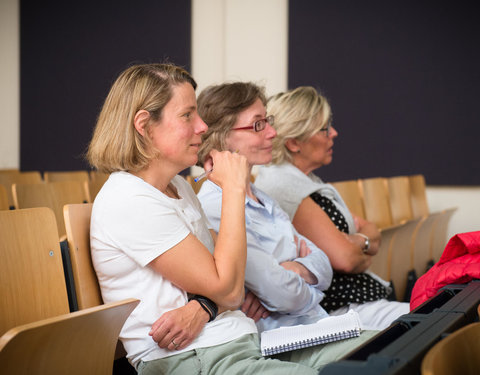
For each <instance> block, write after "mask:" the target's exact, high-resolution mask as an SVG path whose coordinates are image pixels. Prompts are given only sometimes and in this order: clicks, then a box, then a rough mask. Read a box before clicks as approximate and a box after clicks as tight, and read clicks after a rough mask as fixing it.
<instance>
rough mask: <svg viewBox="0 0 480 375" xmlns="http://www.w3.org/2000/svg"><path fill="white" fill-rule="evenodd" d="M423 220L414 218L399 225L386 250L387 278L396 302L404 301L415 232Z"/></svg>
mask: <svg viewBox="0 0 480 375" xmlns="http://www.w3.org/2000/svg"><path fill="white" fill-rule="evenodd" d="M423 220H424V218H416V219H412V220H410V221H407V222H406V223H404V224H402V225H400V226H399V227H398V229H397V230H396V231H395V233H394V235H393V238H392V240H391V242H390V246H389V249H388V257H389V259H388V265H389V272H388V274H389V278H388V279H387V280H391V281H392V283H393V286H394V287H395V293H396V296H397V300H398V301H404V299H405V291H406V290H407V280H408V272H409V271H410V270H413V263H412V255H411V254H412V248H413V247H414V244H415V239H416V234H417V230H418V228H419V225H421V222H422V221H423Z"/></svg>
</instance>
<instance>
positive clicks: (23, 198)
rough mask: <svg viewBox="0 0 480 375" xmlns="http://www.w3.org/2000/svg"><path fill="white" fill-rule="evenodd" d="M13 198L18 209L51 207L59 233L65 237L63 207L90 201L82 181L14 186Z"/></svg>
mask: <svg viewBox="0 0 480 375" xmlns="http://www.w3.org/2000/svg"><path fill="white" fill-rule="evenodd" d="M13 198H14V202H15V206H16V207H18V208H31V207H50V208H51V209H52V210H53V212H54V213H55V218H56V220H57V227H58V233H59V235H60V237H64V236H65V222H64V218H63V206H64V205H66V204H69V203H84V202H87V201H88V197H87V193H86V191H85V187H84V185H83V183H82V182H81V181H58V182H45V183H42V184H14V185H13Z"/></svg>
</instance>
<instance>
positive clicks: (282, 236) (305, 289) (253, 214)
mask: <svg viewBox="0 0 480 375" xmlns="http://www.w3.org/2000/svg"><path fill="white" fill-rule="evenodd" d="M251 188H252V191H253V194H254V195H255V196H256V197H257V198H258V200H259V201H260V202H261V203H258V202H256V201H255V200H253V199H251V198H250V197H248V196H247V197H246V199H245V220H246V227H247V249H248V250H247V267H246V270H245V286H246V288H248V290H250V291H252V292H253V293H254V294H255V295H256V296H257V297H258V298H259V299H260V300H261V301H262V304H263V305H264V306H265V307H266V308H267V309H268V310H269V311H271V312H272V313H271V314H270V316H269V317H268V318H266V319H260V321H259V322H258V323H257V327H258V329H259V331H260V332H261V331H264V330H266V329H272V328H278V327H280V326H291V325H295V324H310V323H314V322H316V321H318V320H319V319H321V318H324V317H326V316H328V314H327V313H326V312H325V310H324V309H323V308H322V307H321V306H320V305H319V302H320V301H321V300H322V298H323V293H322V290H326V289H327V288H328V287H329V286H330V282H331V280H332V267H331V265H330V262H329V260H328V257H327V256H326V255H325V253H324V252H323V251H321V250H320V249H319V248H318V247H316V246H315V244H313V243H312V242H311V241H309V240H308V239H307V238H305V237H303V236H302V235H300V234H299V233H298V232H297V231H296V230H295V228H294V227H293V225H292V223H291V222H290V219H289V218H288V215H287V214H286V213H285V212H284V211H283V210H282V209H281V208H280V206H279V205H278V203H277V202H276V201H274V200H273V199H272V198H270V197H269V196H268V195H267V194H265V193H263V192H262V191H261V190H259V189H257V188H256V187H255V186H254V185H251ZM198 198H199V200H200V202H201V204H202V208H203V210H204V211H205V213H206V215H207V218H208V220H209V221H210V224H211V225H212V227H213V229H214V230H215V231H217V232H218V229H219V227H220V215H221V210H222V189H221V188H220V187H219V186H217V185H215V184H214V183H213V182H211V181H209V180H207V181H205V182H204V183H203V184H202V188H201V190H200V192H199V193H198ZM295 236H297V237H298V239H299V240H302V239H303V240H305V242H306V243H307V246H308V247H309V248H310V250H311V251H312V252H311V254H309V255H308V256H306V257H303V258H298V254H297V245H296V243H295ZM285 261H296V262H298V263H301V264H303V265H304V266H305V267H306V268H307V269H308V270H309V271H310V272H312V274H314V275H315V277H316V278H317V281H318V282H317V284H316V285H309V284H308V283H306V282H305V280H304V279H303V278H302V277H300V276H299V275H298V274H296V273H295V272H293V271H288V270H286V269H285V268H283V267H282V266H281V265H280V264H281V263H282V262H285Z"/></svg>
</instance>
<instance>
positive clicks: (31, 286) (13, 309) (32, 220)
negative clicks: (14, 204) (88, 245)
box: [0, 207, 70, 335]
mask: <svg viewBox="0 0 480 375" xmlns="http://www.w3.org/2000/svg"><path fill="white" fill-rule="evenodd" d="M0 254H2V261H1V262H0V295H1V296H2V303H1V304H0V335H3V334H4V333H5V332H6V331H8V330H9V329H11V328H13V327H15V326H19V325H23V324H26V323H31V322H34V321H37V320H41V319H46V318H50V317H53V316H57V315H61V314H67V313H69V312H70V308H69V302H68V295H67V286H66V281H65V276H64V269H63V265H62V255H61V250H60V244H59V240H58V230H57V224H56V220H55V215H54V213H53V211H52V210H51V209H50V208H47V207H41V208H29V209H19V210H6V211H0Z"/></svg>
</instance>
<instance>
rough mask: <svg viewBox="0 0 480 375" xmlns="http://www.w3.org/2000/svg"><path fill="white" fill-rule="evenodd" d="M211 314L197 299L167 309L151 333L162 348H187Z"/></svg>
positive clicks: (153, 326)
mask: <svg viewBox="0 0 480 375" xmlns="http://www.w3.org/2000/svg"><path fill="white" fill-rule="evenodd" d="M208 319H209V316H208V314H207V313H206V312H205V310H203V308H202V307H201V306H200V304H199V303H198V302H197V301H190V302H188V303H187V304H186V305H185V306H182V307H179V308H177V309H174V310H171V311H167V312H166V313H164V314H163V315H162V316H161V317H160V318H159V319H157V320H156V321H155V323H153V325H152V328H151V330H150V332H149V335H150V336H152V338H153V340H154V341H155V342H156V343H157V344H158V346H159V347H160V348H165V349H168V350H180V349H183V348H186V347H187V346H188V345H190V344H191V343H192V341H193V340H194V339H195V338H196V337H197V336H198V335H199V334H200V332H201V331H202V329H203V327H204V326H205V324H206V323H207V322H208Z"/></svg>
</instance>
